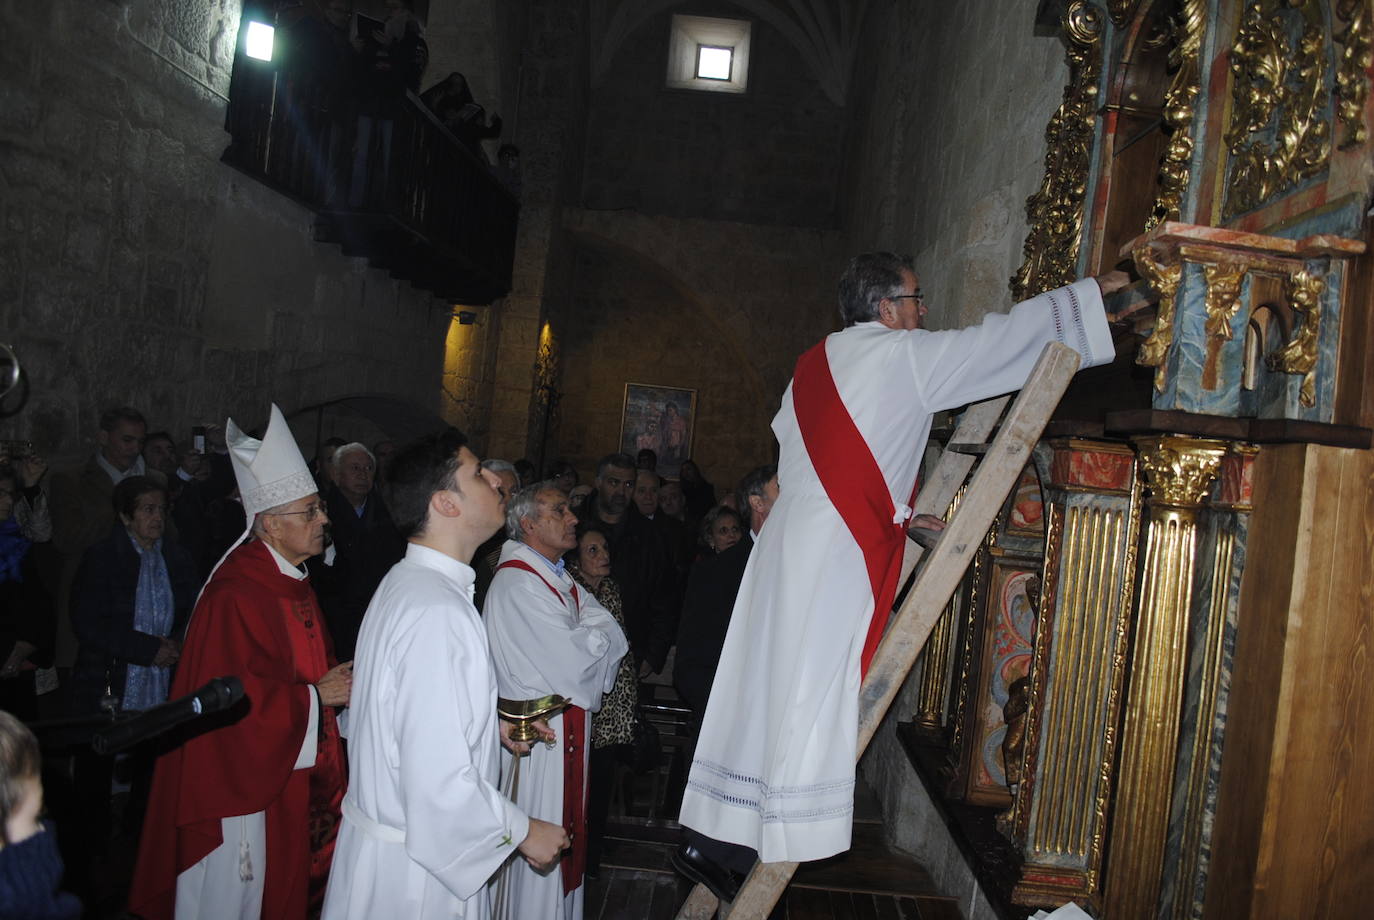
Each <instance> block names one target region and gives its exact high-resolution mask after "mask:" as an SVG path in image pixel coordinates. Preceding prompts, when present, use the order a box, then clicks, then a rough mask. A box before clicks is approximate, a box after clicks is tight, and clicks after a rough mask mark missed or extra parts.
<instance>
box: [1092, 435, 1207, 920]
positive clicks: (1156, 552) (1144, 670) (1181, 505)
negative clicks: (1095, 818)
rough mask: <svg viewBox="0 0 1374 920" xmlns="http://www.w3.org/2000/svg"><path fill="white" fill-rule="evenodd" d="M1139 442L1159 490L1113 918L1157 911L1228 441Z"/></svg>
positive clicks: (1126, 749)
mask: <svg viewBox="0 0 1374 920" xmlns="http://www.w3.org/2000/svg"><path fill="white" fill-rule="evenodd" d="M1136 448H1137V450H1138V451H1139V453H1140V464H1141V467H1142V468H1143V469H1144V471H1145V481H1146V485H1147V487H1148V489H1149V490H1150V497H1149V498H1148V499H1147V501H1146V507H1147V509H1148V518H1147V521H1148V522H1147V525H1146V526H1147V530H1146V536H1145V545H1144V552H1143V554H1142V557H1141V565H1140V591H1139V594H1138V597H1139V601H1138V604H1139V606H1138V607H1137V609H1136V623H1135V642H1134V651H1133V654H1132V659H1131V666H1130V677H1129V681H1130V685H1129V689H1128V690H1127V700H1126V716H1125V721H1124V724H1123V726H1122V732H1121V760H1120V767H1119V777H1120V779H1119V785H1118V787H1117V789H1118V792H1117V799H1116V807H1115V810H1114V812H1113V814H1112V833H1111V844H1110V847H1111V849H1110V851H1109V856H1108V864H1107V874H1106V884H1105V885H1104V892H1103V893H1104V895H1105V897H1104V902H1105V907H1106V909H1105V911H1104V916H1107V917H1111V918H1112V920H1131V918H1140V920H1146V918H1153V917H1154V916H1155V914H1156V903H1157V901H1158V899H1159V881H1160V871H1161V868H1162V865H1163V860H1164V844H1165V839H1166V837H1167V835H1168V829H1169V809H1170V801H1171V791H1172V789H1173V784H1174V766H1175V758H1176V757H1177V752H1178V737H1179V714H1180V711H1181V709H1182V705H1183V679H1184V672H1185V669H1186V667H1187V647H1188V644H1187V643H1188V619H1189V613H1190V609H1191V606H1192V604H1191V600H1192V596H1193V591H1194V584H1193V568H1194V562H1195V559H1194V556H1195V553H1196V551H1197V516H1198V510H1199V508H1200V507H1201V504H1202V499H1203V497H1204V496H1205V495H1206V494H1207V491H1208V489H1209V487H1210V486H1211V484H1212V480H1213V479H1215V478H1216V475H1217V471H1218V470H1219V469H1220V467H1221V460H1222V457H1223V456H1225V454H1226V449H1227V444H1226V442H1224V441H1211V440H1202V439H1198V438H1187V437H1179V436H1175V435H1163V436H1156V437H1147V438H1137V439H1136Z"/></svg>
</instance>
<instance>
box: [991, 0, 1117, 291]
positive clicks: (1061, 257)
mask: <svg viewBox="0 0 1374 920" xmlns="http://www.w3.org/2000/svg"><path fill="white" fill-rule="evenodd" d="M1104 28H1105V16H1104V15H1103V13H1102V10H1101V9H1100V8H1099V7H1097V6H1095V5H1093V4H1091V3H1088V2H1086V0H1073V2H1071V3H1070V4H1069V8H1068V11H1067V12H1066V13H1065V14H1064V36H1065V44H1066V46H1067V51H1066V52H1065V60H1066V61H1067V63H1068V65H1069V83H1068V86H1066V87H1065V88H1064V101H1063V103H1062V104H1061V105H1060V106H1059V108H1058V109H1057V110H1056V111H1055V113H1054V115H1053V116H1052V117H1051V118H1050V123H1049V125H1048V126H1047V127H1046V128H1045V146H1046V151H1045V177H1044V179H1043V180H1041V183H1040V188H1039V190H1038V191H1036V193H1035V194H1034V195H1032V196H1030V198H1028V199H1026V217H1027V222H1028V223H1029V224H1030V232H1029V233H1028V234H1027V235H1026V243H1025V246H1023V247H1022V251H1023V252H1024V254H1025V261H1024V262H1022V264H1021V268H1020V270H1019V271H1018V272H1017V273H1016V276H1015V277H1014V278H1012V279H1011V290H1012V294H1013V295H1014V296H1015V298H1016V299H1017V300H1025V299H1026V298H1027V297H1031V296H1034V295H1036V294H1040V293H1043V292H1044V291H1048V290H1050V289H1051V288H1056V287H1059V286H1061V285H1065V284H1069V283H1070V282H1072V281H1073V280H1074V278H1075V277H1076V276H1077V272H1076V270H1075V266H1076V263H1077V261H1078V249H1079V245H1080V243H1081V235H1082V230H1083V200H1084V196H1085V194H1086V192H1087V184H1088V165H1089V161H1090V155H1091V151H1092V141H1093V125H1094V123H1095V122H1096V119H1097V94H1098V89H1097V81H1098V78H1099V76H1100V75H1101V73H1102V33H1103V30H1104Z"/></svg>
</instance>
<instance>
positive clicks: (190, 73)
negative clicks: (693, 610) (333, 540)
mask: <svg viewBox="0 0 1374 920" xmlns="http://www.w3.org/2000/svg"><path fill="white" fill-rule="evenodd" d="M238 20H239V3H238V2H237V0H125V2H110V0H102V2H90V0H53V2H50V3H42V4H17V3H5V4H4V5H3V6H0V27H3V28H4V30H5V32H6V35H7V36H8V39H7V42H6V52H5V54H4V55H2V56H0V93H2V94H3V101H0V330H2V331H3V334H4V337H5V340H7V341H9V342H11V343H13V344H14V346H15V348H16V350H17V351H18V353H19V354H20V357H21V360H22V361H23V364H24V367H25V371H26V374H27V375H28V387H29V396H28V400H27V402H26V403H24V404H23V405H22V407H19V408H17V411H16V400H15V397H14V396H11V398H10V400H8V401H7V402H6V404H5V408H6V410H7V417H6V418H5V419H4V422H3V427H2V428H0V436H3V437H26V438H27V437H31V438H33V439H34V440H35V441H36V442H38V444H39V447H40V449H42V450H44V451H49V452H55V453H56V455H58V457H59V459H64V458H65V459H75V458H76V457H78V456H79V455H81V454H84V453H86V452H87V451H89V450H90V449H91V447H90V445H91V438H92V435H93V433H94V429H95V427H96V417H97V413H98V411H99V409H100V408H101V407H103V406H106V405H109V404H111V403H128V404H131V405H134V406H136V407H138V408H140V409H142V410H143V411H144V413H145V414H146V415H147V416H148V417H149V421H150V424H151V425H153V426H154V427H159V428H160V427H166V428H168V429H170V430H172V431H173V432H177V433H180V432H185V431H186V430H187V429H188V428H189V427H190V425H191V424H193V423H194V422H203V421H206V420H220V421H222V420H223V419H224V417H225V416H226V415H228V414H233V415H235V416H236V417H237V418H240V419H242V420H244V421H245V424H257V423H260V422H261V421H262V420H263V419H264V418H265V416H266V408H267V403H268V401H269V400H276V401H277V402H278V403H280V404H281V405H282V407H283V409H285V410H287V411H288V412H289V411H291V410H292V409H293V408H295V407H299V406H303V405H310V404H314V403H319V402H323V401H326V400H328V399H331V398H335V397H338V396H341V395H345V394H348V393H360V392H387V393H391V394H393V395H395V396H398V397H400V398H403V399H405V400H408V401H411V402H413V403H415V404H416V405H417V406H418V407H420V408H422V409H424V410H428V411H430V412H437V411H438V410H439V408H440V386H439V384H440V378H441V374H442V373H443V370H444V361H445V337H446V334H447V332H448V328H449V319H448V316H449V312H450V309H449V306H448V305H447V304H445V303H442V302H440V301H437V300H435V299H434V298H432V297H430V296H429V295H427V294H425V293H423V292H420V291H417V290H414V289H412V288H410V287H409V286H408V285H407V284H404V283H402V282H398V281H394V280H392V279H391V278H390V277H388V276H387V275H386V274H385V273H382V272H378V271H375V270H372V269H370V268H368V267H367V264H366V262H365V261H364V260H359V259H348V258H345V257H344V256H343V255H342V254H341V253H340V252H339V250H338V248H337V247H333V246H327V245H324V244H320V243H316V242H314V241H313V240H312V238H311V226H312V219H311V214H310V213H309V212H308V211H306V210H305V209H303V208H301V207H299V206H297V205H295V204H293V203H291V202H289V201H287V200H286V199H284V198H282V197H281V196H279V195H277V194H275V193H274V192H271V191H269V190H268V189H266V188H265V187H262V186H260V185H258V184H257V183H255V182H254V181H252V180H250V179H247V178H245V177H243V176H242V175H240V174H238V173H236V172H234V171H232V170H230V169H229V168H228V167H226V166H224V165H222V164H221V163H220V162H219V155H220V153H221V152H222V150H223V148H224V147H225V145H226V144H227V142H228V138H227V135H225V133H224V131H223V123H224V104H225V94H226V93H227V91H228V86H229V72H230V68H231V66H232V59H233V53H234V46H235V40H236V34H237V28H238ZM478 367H482V368H484V367H485V365H478ZM481 372H485V371H481ZM468 411H469V412H470V413H471V414H465V415H464V417H462V418H456V419H455V420H456V421H459V422H461V423H464V424H467V425H469V426H471V427H475V428H477V429H482V428H483V427H485V424H486V420H485V413H486V411H487V410H486V406H485V405H477V404H472V405H471V408H470V410H468ZM341 428H346V426H343V425H342V423H341ZM345 433H346V432H345ZM305 446H306V447H307V450H308V449H309V448H310V446H311V445H308V444H307V445H305Z"/></svg>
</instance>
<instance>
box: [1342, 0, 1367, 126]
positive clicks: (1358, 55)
mask: <svg viewBox="0 0 1374 920" xmlns="http://www.w3.org/2000/svg"><path fill="white" fill-rule="evenodd" d="M1371 8H1374V0H1336V18H1338V19H1339V20H1340V21H1341V22H1342V23H1343V25H1342V26H1341V27H1340V29H1339V30H1337V32H1336V34H1335V35H1334V36H1333V38H1334V39H1335V40H1336V43H1337V44H1339V45H1340V46H1341V53H1340V58H1339V59H1338V61H1337V62H1336V117H1337V118H1339V119H1340V120H1341V122H1342V123H1343V124H1344V125H1345V137H1344V138H1342V139H1341V144H1340V146H1341V148H1342V149H1345V148H1347V147H1354V146H1355V145H1357V144H1363V143H1364V139H1365V123H1364V103H1365V100H1366V99H1367V98H1369V78H1368V77H1367V76H1366V74H1367V72H1368V71H1369V68H1370V65H1371V64H1374V51H1371V45H1370V32H1371V30H1374V26H1371V24H1370V20H1371V18H1374V12H1371Z"/></svg>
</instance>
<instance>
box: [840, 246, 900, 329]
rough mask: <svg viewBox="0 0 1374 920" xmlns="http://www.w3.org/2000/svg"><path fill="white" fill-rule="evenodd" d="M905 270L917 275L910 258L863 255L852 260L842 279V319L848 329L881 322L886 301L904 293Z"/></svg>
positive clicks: (875, 254) (877, 254) (884, 253)
mask: <svg viewBox="0 0 1374 920" xmlns="http://www.w3.org/2000/svg"><path fill="white" fill-rule="evenodd" d="M902 269H906V270H907V271H909V272H912V273H914V272H915V271H916V269H915V268H913V267H912V262H911V257H910V256H899V255H897V254H896V253H895V252H863V253H860V254H859V255H857V256H855V257H854V258H852V259H850V260H849V265H847V266H846V267H845V270H844V274H843V275H841V276H840V319H841V320H843V321H844V324H845V326H846V327H848V326H852V325H854V324H855V323H866V322H869V321H871V320H875V319H877V318H878V304H880V303H882V301H883V298H885V297H893V296H895V295H897V294H900V293H902Z"/></svg>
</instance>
